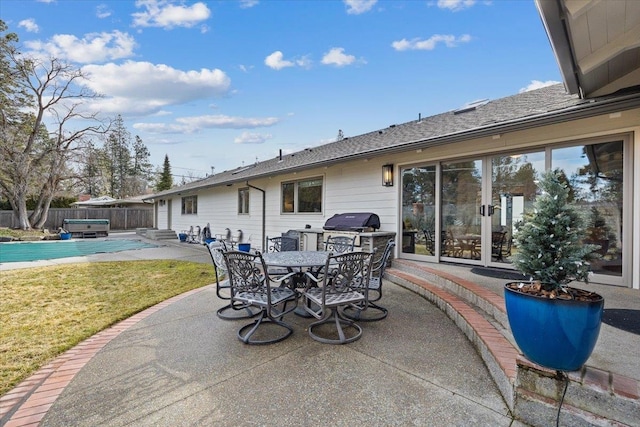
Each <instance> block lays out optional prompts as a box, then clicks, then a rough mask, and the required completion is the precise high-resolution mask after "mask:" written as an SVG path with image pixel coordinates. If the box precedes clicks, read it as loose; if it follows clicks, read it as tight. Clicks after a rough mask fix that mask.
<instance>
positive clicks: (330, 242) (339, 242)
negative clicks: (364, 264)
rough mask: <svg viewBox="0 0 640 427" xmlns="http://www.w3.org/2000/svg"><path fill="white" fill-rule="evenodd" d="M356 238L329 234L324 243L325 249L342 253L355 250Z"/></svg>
mask: <svg viewBox="0 0 640 427" xmlns="http://www.w3.org/2000/svg"><path fill="white" fill-rule="evenodd" d="M355 242H356V238H355V236H354V237H349V236H329V237H328V238H327V241H326V242H325V243H324V250H325V251H329V252H332V253H334V254H342V253H345V252H351V251H353V248H354V246H355Z"/></svg>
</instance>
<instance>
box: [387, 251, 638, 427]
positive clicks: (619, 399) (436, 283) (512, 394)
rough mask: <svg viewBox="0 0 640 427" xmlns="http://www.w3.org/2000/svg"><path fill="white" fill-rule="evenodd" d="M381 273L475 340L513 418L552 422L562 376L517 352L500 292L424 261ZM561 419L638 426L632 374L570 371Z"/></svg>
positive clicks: (399, 262)
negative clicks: (430, 303) (437, 308)
mask: <svg viewBox="0 0 640 427" xmlns="http://www.w3.org/2000/svg"><path fill="white" fill-rule="evenodd" d="M385 279H387V280H389V281H391V282H394V283H396V284H398V285H400V286H402V287H405V288H407V289H409V290H412V291H414V292H415V293H417V294H418V295H421V296H422V297H424V298H426V299H427V300H429V301H431V302H432V303H434V304H435V305H437V306H438V307H439V308H440V309H441V310H442V311H443V312H445V313H446V314H447V316H449V318H451V319H452V320H453V322H454V323H456V325H457V326H458V327H459V328H460V330H461V331H462V332H463V333H464V334H465V335H466V336H467V338H468V339H469V341H470V342H471V343H472V344H474V346H475V347H476V349H477V350H478V353H479V355H480V357H481V358H482V359H483V361H484V363H485V365H486V366H487V369H488V370H489V373H490V374H491V376H492V377H493V379H494V381H495V383H496V385H497V387H498V389H499V390H500V393H501V394H502V396H503V398H504V400H505V402H506V404H507V405H508V407H509V409H510V410H511V412H512V414H513V416H514V418H515V419H518V420H519V421H521V422H524V423H526V424H528V425H531V426H549V425H555V420H556V415H557V410H558V402H559V401H560V399H561V396H562V392H563V391H564V384H565V383H564V380H563V379H562V378H561V377H560V376H559V375H558V373H557V372H556V371H554V370H550V369H547V368H544V367H541V366H539V365H536V364H534V363H532V362H530V361H529V360H527V359H526V358H524V356H522V354H521V353H520V351H519V350H518V348H517V346H516V345H515V344H514V340H513V337H512V335H511V330H510V329H509V325H508V319H507V315H506V309H505V304H504V298H503V297H502V296H500V295H497V294H496V293H494V292H492V291H490V290H488V289H485V288H483V287H482V286H480V285H478V284H476V283H473V282H470V281H468V280H465V279H462V278H460V277H457V276H455V275H452V274H449V273H446V272H443V271H441V270H436V269H434V268H431V267H429V266H428V265H427V264H425V263H420V262H415V261H409V260H401V259H394V260H393V263H392V266H391V268H388V269H387V270H386V272H385ZM568 377H569V387H568V389H567V393H566V395H565V398H564V402H563V404H562V410H561V415H560V420H561V425H571V426H594V425H595V426H640V385H639V384H638V381H637V380H634V379H631V378H627V377H624V376H621V375H619V374H614V373H612V372H606V371H603V370H601V369H596V368H593V367H589V366H584V367H583V368H582V369H581V370H580V371H575V372H570V373H569V374H568Z"/></svg>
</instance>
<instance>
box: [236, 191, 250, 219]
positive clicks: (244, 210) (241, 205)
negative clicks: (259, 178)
mask: <svg viewBox="0 0 640 427" xmlns="http://www.w3.org/2000/svg"><path fill="white" fill-rule="evenodd" d="M238 213H239V214H248V213H249V188H248V187H245V188H240V189H239V190H238Z"/></svg>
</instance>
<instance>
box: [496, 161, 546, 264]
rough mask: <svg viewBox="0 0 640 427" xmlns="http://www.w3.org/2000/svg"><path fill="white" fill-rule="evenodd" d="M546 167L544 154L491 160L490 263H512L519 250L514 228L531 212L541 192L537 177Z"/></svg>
mask: <svg viewBox="0 0 640 427" xmlns="http://www.w3.org/2000/svg"><path fill="white" fill-rule="evenodd" d="M544 166H545V153H544V152H543V151H540V152H536V153H518V154H515V155H501V156H495V157H493V158H492V159H491V202H490V203H491V204H490V205H489V206H488V209H487V210H488V212H487V218H488V220H489V221H490V225H489V228H490V231H489V230H487V234H489V232H490V233H491V238H490V239H485V242H487V243H486V244H485V246H488V247H490V248H491V251H490V253H491V259H490V260H489V258H488V255H487V263H497V264H510V263H511V254H512V253H513V252H514V251H516V250H517V248H516V247H515V246H514V242H513V232H514V231H515V227H514V226H515V224H516V223H517V222H518V221H520V220H521V219H522V216H523V214H524V213H525V212H528V211H529V210H530V208H531V205H532V203H533V201H534V200H535V197H536V191H537V188H538V187H537V184H536V182H537V177H538V176H539V174H540V173H542V172H543V171H544ZM488 252H489V251H485V253H488Z"/></svg>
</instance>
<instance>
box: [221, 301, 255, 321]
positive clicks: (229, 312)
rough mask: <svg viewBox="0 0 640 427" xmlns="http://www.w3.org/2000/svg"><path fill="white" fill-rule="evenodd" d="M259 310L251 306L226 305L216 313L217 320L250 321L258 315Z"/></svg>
mask: <svg viewBox="0 0 640 427" xmlns="http://www.w3.org/2000/svg"><path fill="white" fill-rule="evenodd" d="M260 311H261V310H259V309H257V308H256V307H253V306H234V305H232V304H227V305H225V306H224V307H222V308H219V309H218V310H217V311H216V314H217V315H218V317H219V318H221V319H223V320H238V319H251V318H252V317H255V316H257V315H258V314H260Z"/></svg>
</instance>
